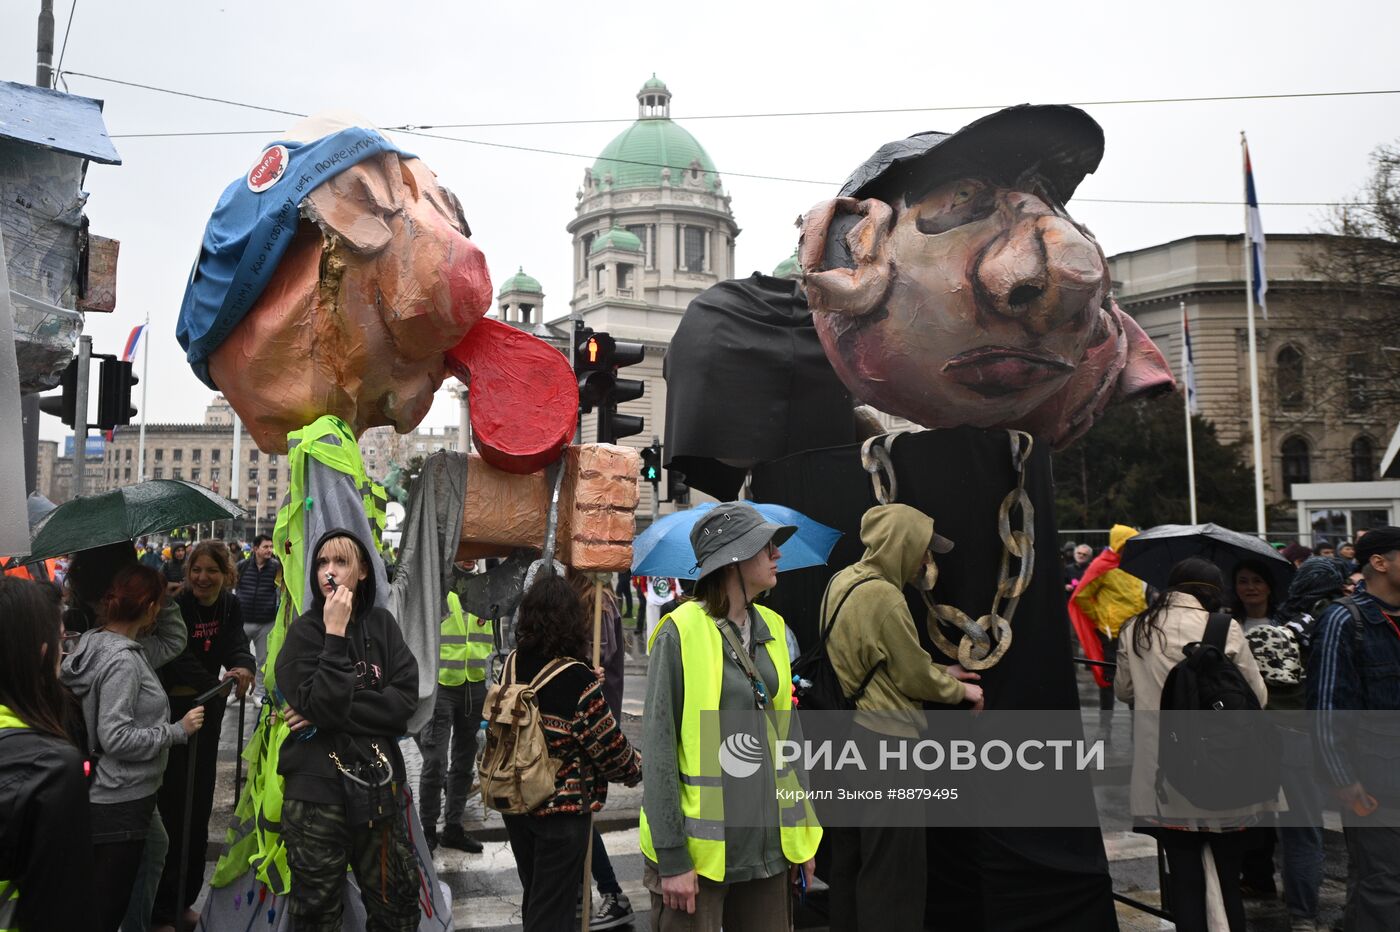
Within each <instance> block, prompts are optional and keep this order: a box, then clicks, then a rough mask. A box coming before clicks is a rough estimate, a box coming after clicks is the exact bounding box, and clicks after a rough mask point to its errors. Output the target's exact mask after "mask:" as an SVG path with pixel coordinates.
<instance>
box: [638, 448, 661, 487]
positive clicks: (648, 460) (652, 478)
mask: <svg viewBox="0 0 1400 932" xmlns="http://www.w3.org/2000/svg"><path fill="white" fill-rule="evenodd" d="M642 481H643V482H650V483H651V484H652V485H653V486H656V485H658V484H659V483H660V482H661V444H660V443H658V442H657V441H655V440H653V441H652V442H651V446H649V447H647V448H646V449H644V450H642Z"/></svg>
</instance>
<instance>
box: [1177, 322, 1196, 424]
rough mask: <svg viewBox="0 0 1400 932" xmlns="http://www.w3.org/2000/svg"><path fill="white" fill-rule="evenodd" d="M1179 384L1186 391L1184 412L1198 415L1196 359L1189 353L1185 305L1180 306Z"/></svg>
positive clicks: (1189, 341)
mask: <svg viewBox="0 0 1400 932" xmlns="http://www.w3.org/2000/svg"><path fill="white" fill-rule="evenodd" d="M1181 383H1182V385H1183V386H1184V388H1185V391H1186V410H1187V411H1189V412H1190V413H1191V414H1199V413H1200V410H1199V409H1198V408H1197V406H1196V357H1195V356H1194V355H1193V354H1192V353H1191V321H1190V319H1189V318H1188V317H1187V315H1186V305H1185V304H1184V303H1183V304H1182V305H1181Z"/></svg>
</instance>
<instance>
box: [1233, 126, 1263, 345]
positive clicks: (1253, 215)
mask: <svg viewBox="0 0 1400 932" xmlns="http://www.w3.org/2000/svg"><path fill="white" fill-rule="evenodd" d="M1240 145H1242V146H1243V147H1244V203H1245V226H1246V232H1245V239H1246V240H1248V243H1249V268H1250V274H1251V276H1252V277H1253V279H1254V303H1255V304H1257V305H1259V310H1261V311H1263V312H1264V319H1265V320H1268V319H1269V306H1268V305H1267V304H1265V303H1264V295H1265V294H1266V293H1267V292H1268V290H1269V279H1268V277H1267V276H1266V275H1265V274H1264V223H1263V221H1261V220H1260V219H1259V197H1258V195H1257V194H1256V193H1255V191H1254V166H1252V165H1251V164H1250V163H1249V142H1248V140H1246V139H1245V138H1244V133H1240Z"/></svg>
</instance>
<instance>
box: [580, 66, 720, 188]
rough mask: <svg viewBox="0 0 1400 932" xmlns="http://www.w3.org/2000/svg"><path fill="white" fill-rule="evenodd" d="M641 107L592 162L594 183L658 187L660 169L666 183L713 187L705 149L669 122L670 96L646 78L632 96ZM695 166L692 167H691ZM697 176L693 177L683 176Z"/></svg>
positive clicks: (713, 173) (658, 83)
mask: <svg viewBox="0 0 1400 932" xmlns="http://www.w3.org/2000/svg"><path fill="white" fill-rule="evenodd" d="M637 99H638V100H639V101H640V102H641V103H642V105H643V106H642V117H641V119H639V120H637V122H635V123H633V124H632V125H631V126H629V127H628V128H627V129H625V130H623V131H622V132H621V133H619V134H618V135H617V137H616V138H614V139H613V141H612V142H610V143H608V144H607V146H606V147H604V149H603V151H602V154H600V155H599V156H598V160H597V161H596V162H594V163H593V178H594V181H595V182H596V183H597V184H598V185H599V186H600V187H603V188H608V187H609V185H608V183H607V181H606V179H607V177H608V176H609V175H611V176H612V184H611V188H612V190H619V189H622V188H659V187H661V172H662V169H663V168H670V169H671V184H672V185H674V186H675V187H680V186H681V185H682V184H683V183H686V182H689V183H691V184H693V183H694V181H701V182H702V183H703V187H704V189H705V190H707V191H714V190H716V189H718V188H719V175H718V173H716V171H715V163H714V161H712V160H711V159H710V155H709V153H708V152H706V151H705V148H704V147H703V146H701V145H700V143H699V142H697V141H696V139H695V137H694V136H692V135H690V133H688V132H686V131H685V130H684V129H682V128H681V127H680V126H678V125H677V124H675V123H673V122H671V116H670V112H671V108H670V101H671V92H670V91H669V90H668V89H667V87H666V85H665V83H663V82H662V81H660V80H659V79H657V77H656V76H655V75H652V77H651V79H650V80H648V81H647V82H646V84H644V85H643V86H642V89H641V90H640V91H638V92H637ZM697 162H698V163H699V164H698V167H696V168H693V167H692V166H693V165H694V163H697ZM691 171H697V172H698V177H697V178H695V179H694V180H692V179H691V178H689V177H687V176H688V174H689V173H690V172H691Z"/></svg>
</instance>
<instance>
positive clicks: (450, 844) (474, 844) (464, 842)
mask: <svg viewBox="0 0 1400 932" xmlns="http://www.w3.org/2000/svg"><path fill="white" fill-rule="evenodd" d="M442 846H443V847H444V848H456V849H457V850H458V851H465V852H467V853H468V854H480V853H481V852H482V850H483V849H482V845H481V842H479V841H477V840H476V839H475V838H473V837H472V836H470V835H468V834H467V830H466V829H464V828H462V826H460V825H449V826H447V827H446V828H444V829H443V830H442Z"/></svg>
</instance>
